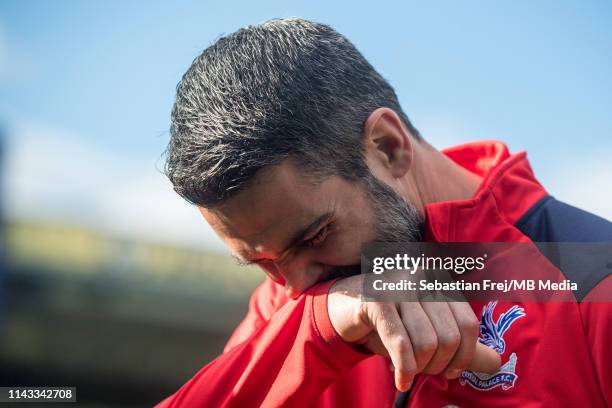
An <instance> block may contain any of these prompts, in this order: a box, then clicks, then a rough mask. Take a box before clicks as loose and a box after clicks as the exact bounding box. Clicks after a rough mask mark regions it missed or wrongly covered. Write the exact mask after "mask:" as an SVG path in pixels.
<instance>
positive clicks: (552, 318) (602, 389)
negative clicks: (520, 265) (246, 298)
mask: <svg viewBox="0 0 612 408" xmlns="http://www.w3.org/2000/svg"><path fill="white" fill-rule="evenodd" d="M444 153H445V154H446V155H447V156H448V157H450V158H451V159H452V160H454V161H455V162H456V163H458V164H459V165H461V166H463V167H464V168H466V169H468V170H470V171H472V172H474V173H476V174H478V175H479V176H482V177H483V178H484V179H483V182H482V184H481V186H480V188H479V190H478V191H477V193H476V194H475V196H474V197H473V198H472V199H469V200H461V201H449V202H439V203H432V204H429V205H427V206H426V220H427V227H426V240H428V241H434V242H522V241H530V240H532V241H608V242H612V224H610V223H609V222H607V221H605V220H603V219H601V218H599V217H596V216H593V215H591V214H588V213H585V212H583V211H581V210H578V209H576V208H573V207H570V206H567V205H566V204H563V203H561V202H559V201H557V200H555V199H554V198H552V197H550V196H549V195H548V194H547V193H546V191H545V190H544V188H543V187H542V186H541V185H540V184H539V183H538V182H537V180H536V179H535V178H534V176H533V173H532V170H531V167H530V166H529V163H528V161H527V159H526V154H525V153H518V154H514V155H511V154H510V153H509V152H508V149H507V147H506V146H505V145H503V144H502V143H500V142H479V143H471V144H465V145H461V146H457V147H453V148H450V149H447V150H445V151H444ZM564 273H566V274H567V273H570V272H565V271H564ZM571 273H573V272H571ZM573 278H574V279H577V278H576V277H573ZM583 280H584V281H585V282H588V285H586V286H587V290H586V292H585V293H583V295H582V296H581V298H580V299H578V300H579V301H576V302H565V303H495V302H491V303H489V304H484V303H482V302H480V303H476V302H474V303H471V305H472V307H473V309H474V311H475V313H476V314H477V315H479V316H480V315H482V317H483V322H482V323H481V333H485V332H486V330H487V329H488V330H494V327H495V326H494V325H493V326H492V325H491V324H488V325H487V324H486V322H493V323H495V322H498V323H499V322H500V319H502V320H505V322H506V325H505V330H504V332H503V333H502V334H503V340H504V346H503V349H500V350H499V351H502V353H501V356H502V365H503V366H502V369H501V370H500V373H498V374H497V375H495V376H483V375H482V374H478V373H472V372H469V371H465V372H463V373H462V375H461V376H460V378H459V379H455V380H447V379H446V378H444V377H443V376H441V375H437V376H433V375H419V376H418V377H417V379H416V380H415V383H414V385H413V388H412V390H411V391H410V392H409V393H407V394H399V395H398V393H397V392H396V390H395V388H394V385H393V373H392V371H390V370H389V364H390V362H389V360H388V359H386V358H384V357H381V356H371V355H368V354H363V353H361V352H358V351H356V350H355V349H353V348H352V347H351V346H350V345H349V344H347V343H345V342H344V341H343V340H342V339H341V338H340V337H339V336H338V335H337V333H336V332H335V331H334V329H333V327H332V325H331V323H330V320H329V316H328V314H327V303H326V302H327V290H328V289H329V286H330V285H331V282H326V283H322V284H319V285H317V286H315V287H313V288H311V289H309V290H308V291H307V292H306V293H304V294H303V295H302V296H300V297H299V298H298V299H296V300H291V299H289V298H287V297H286V295H285V293H284V290H283V288H282V287H280V286H279V285H277V284H275V283H273V282H272V281H271V280H269V279H267V280H266V281H265V282H264V283H263V284H262V285H261V286H259V287H258V288H257V289H256V290H255V292H254V293H253V295H252V297H251V300H250V304H249V311H248V313H247V315H246V317H245V319H244V320H243V321H242V323H240V325H239V326H238V328H237V329H236V331H235V332H234V334H233V335H232V337H231V338H230V340H229V342H228V343H227V346H226V347H225V350H224V352H223V354H222V355H220V356H219V357H217V358H216V359H215V360H214V361H212V362H211V363H209V364H207V365H206V366H205V367H204V368H202V369H201V370H200V371H199V372H198V373H197V374H196V375H195V376H194V377H193V378H192V379H191V380H189V381H188V382H187V383H186V384H185V385H183V386H182V387H181V388H180V389H179V390H178V391H177V392H176V393H175V394H173V395H172V396H170V397H168V398H166V399H165V400H164V401H162V402H161V403H159V404H158V407H179V406H180V407H217V406H232V407H251V406H268V407H277V406H311V405H313V406H317V407H338V406H341V407H345V406H346V407H348V406H351V407H385V406H393V404H394V402H395V403H396V404H397V405H400V406H404V405H405V406H409V407H440V408H441V407H445V406H449V405H450V406H459V407H474V406H496V407H517V406H520V407H540V406H542V407H544V406H555V407H565V406H567V407H574V406H578V405H580V406H589V407H605V406H610V405H612V351H611V350H612V347H611V346H612V307H611V304H610V303H607V302H591V301H590V300H591V299H595V298H597V297H598V296H599V297H600V298H603V296H602V295H607V294H610V293H612V277H611V276H610V274H609V271H608V272H607V273H600V274H599V275H598V276H589V277H588V279H586V278H584V277H583ZM483 330H484V331H483Z"/></svg>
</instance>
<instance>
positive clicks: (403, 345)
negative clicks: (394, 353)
mask: <svg viewBox="0 0 612 408" xmlns="http://www.w3.org/2000/svg"><path fill="white" fill-rule="evenodd" d="M391 344H393V347H394V348H395V349H396V350H398V351H400V352H401V353H404V352H406V351H408V350H409V348H410V343H409V341H408V339H406V338H405V337H403V336H397V337H394V338H393V340H392V342H391Z"/></svg>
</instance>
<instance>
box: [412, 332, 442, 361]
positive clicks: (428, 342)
mask: <svg viewBox="0 0 612 408" xmlns="http://www.w3.org/2000/svg"><path fill="white" fill-rule="evenodd" d="M413 347H414V353H415V354H417V355H419V356H423V357H425V356H432V355H433V354H434V353H435V352H436V350H437V349H438V339H437V338H436V337H435V336H428V337H427V338H425V339H418V340H415V342H414V344H413Z"/></svg>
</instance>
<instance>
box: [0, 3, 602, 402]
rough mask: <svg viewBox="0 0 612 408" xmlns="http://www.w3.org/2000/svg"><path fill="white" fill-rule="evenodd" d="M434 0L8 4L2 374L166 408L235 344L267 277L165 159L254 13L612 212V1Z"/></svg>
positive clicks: (93, 398) (437, 125) (1, 117)
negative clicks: (220, 53) (309, 30)
mask: <svg viewBox="0 0 612 408" xmlns="http://www.w3.org/2000/svg"><path fill="white" fill-rule="evenodd" d="M425 3H427V2H401V3H400V2H397V3H393V2H380V1H378V2H362V3H355V2H333V4H330V2H325V1H312V0H310V1H302V2H285V1H276V2H265V3H261V2H248V1H240V2H233V3H227V2H216V1H215V2H213V1H210V2H185V1H179V2H154V1H146V2H145V1H130V2H120V1H108V2H94V1H53V2H50V1H49V2H43V1H2V2H1V3H0V152H1V154H0V174H1V175H2V177H1V186H0V188H1V190H0V191H1V193H0V194H1V200H0V207H1V210H2V221H1V225H2V226H3V227H4V228H3V230H1V233H2V236H1V237H0V242H2V246H1V250H2V252H0V283H1V286H0V302H1V303H0V304H1V307H0V336H1V337H0V385H2V386H17V385H22V386H23V385H71V386H77V387H78V398H79V401H80V403H81V405H89V406H150V405H152V404H154V403H155V402H157V401H159V400H161V399H162V398H163V397H164V396H166V395H168V394H170V393H172V392H173V391H175V390H176V389H178V388H179V387H180V385H182V384H183V383H184V382H185V381H186V380H188V379H189V378H190V377H191V376H192V375H193V374H194V373H195V372H196V371H197V370H198V369H199V368H200V367H202V366H203V365H205V364H206V363H207V362H208V361H210V360H211V359H213V358H214V356H215V355H217V354H218V353H220V351H221V350H222V347H223V344H224V343H225V341H226V340H227V338H228V336H229V334H230V333H231V331H232V329H233V328H234V327H235V325H236V324H237V322H239V321H240V319H241V318H242V316H243V314H244V312H245V311H246V302H247V300H248V296H249V294H250V292H251V291H252V289H253V288H254V287H255V286H256V285H257V284H258V283H259V282H260V281H261V280H262V278H263V273H262V272H260V271H258V270H255V269H253V268H245V267H238V266H237V265H235V264H234V263H233V261H232V260H231V258H230V257H229V256H228V253H227V251H226V250H225V249H224V248H223V246H222V244H221V243H220V242H219V240H218V239H217V238H216V237H215V235H214V234H213V233H212V231H211V230H210V229H209V228H208V226H207V225H206V224H205V223H204V222H203V221H202V220H201V218H200V216H199V214H198V212H197V210H195V209H194V208H193V207H191V206H190V205H188V204H186V203H185V202H183V201H182V200H181V199H180V198H179V197H178V196H176V195H175V194H174V193H173V192H172V189H171V186H170V185H169V183H168V181H167V180H166V179H165V178H164V176H163V175H162V173H161V170H160V169H161V168H162V167H163V157H162V153H163V151H164V148H165V146H166V143H167V140H168V127H169V113H170V109H171V105H172V103H173V97H174V90H175V86H176V84H177V83H178V81H179V80H180V78H181V76H182V74H183V73H184V72H185V70H186V69H187V68H188V67H189V65H190V63H191V61H192V60H193V59H194V58H195V57H196V56H197V55H198V54H199V53H200V52H201V51H202V50H203V49H204V48H206V47H207V46H208V45H210V44H211V43H212V42H213V41H214V40H215V39H216V38H217V37H218V36H220V35H222V34H224V33H230V32H232V31H234V30H236V29H238V28H239V27H241V26H244V25H248V24H254V23H260V22H263V21H265V20H267V19H270V18H274V17H290V16H300V17H305V18H309V19H313V20H317V21H320V22H325V23H328V24H330V25H332V26H333V27H335V28H336V29H337V30H338V31H340V32H341V33H343V34H344V35H346V36H347V37H348V38H349V39H350V40H352V41H353V42H354V43H355V44H356V45H357V47H358V48H359V49H360V50H361V51H362V52H363V53H364V55H365V56H366V57H367V58H368V59H369V60H370V61H371V62H372V64H373V65H374V66H375V67H376V68H377V69H378V70H379V71H380V72H381V73H382V74H383V76H385V77H386V78H387V79H388V80H389V81H390V82H391V84H392V85H393V86H394V87H395V89H396V91H397V93H398V95H399V97H400V100H401V102H402V105H403V107H404V110H405V111H406V113H407V114H408V116H409V117H410V118H411V119H412V121H413V123H414V124H415V125H416V127H417V128H419V129H420V130H421V133H422V134H423V135H424V137H425V138H426V139H428V140H429V141H430V142H432V143H433V144H434V145H435V146H437V147H440V148H441V147H445V146H448V145H452V144H455V143H462V142H466V141H471V140H477V139H501V140H503V141H505V142H507V143H508V144H509V146H510V148H511V150H513V151H519V150H527V151H528V152H529V158H530V160H531V163H532V165H533V167H534V170H535V172H536V176H538V177H539V179H540V180H541V181H542V183H543V184H544V186H546V187H547V189H548V190H549V191H550V193H551V194H553V195H554V196H556V197H557V198H559V199H561V200H565V201H567V202H569V203H571V204H573V205H576V206H578V207H581V208H583V209H586V210H589V211H592V212H595V213H598V214H599V215H602V216H604V217H606V218H608V219H610V218H612V182H610V179H612V161H611V159H610V154H611V153H612V115H611V112H612V75H610V73H611V72H612V26H611V25H610V21H611V18H612V3H610V2H606V1H601V2H597V1H583V2H571V3H570V2H559V1H555V2H552V1H538V2H531V1H516V2H478V1H474V2H450V1H449V2H435V4H434V3H430V5H427V4H425Z"/></svg>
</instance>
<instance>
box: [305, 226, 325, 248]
mask: <svg viewBox="0 0 612 408" xmlns="http://www.w3.org/2000/svg"><path fill="white" fill-rule="evenodd" d="M328 232H329V224H328V225H326V226H324V227H323V228H321V229H320V230H319V232H317V235H315V236H314V237H312V238H310V239H307V240H305V241H304V242H303V245H304V246H307V247H309V248H311V247H314V246H317V245H320V244H321V243H322V242H323V241H325V238H327V233H328Z"/></svg>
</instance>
